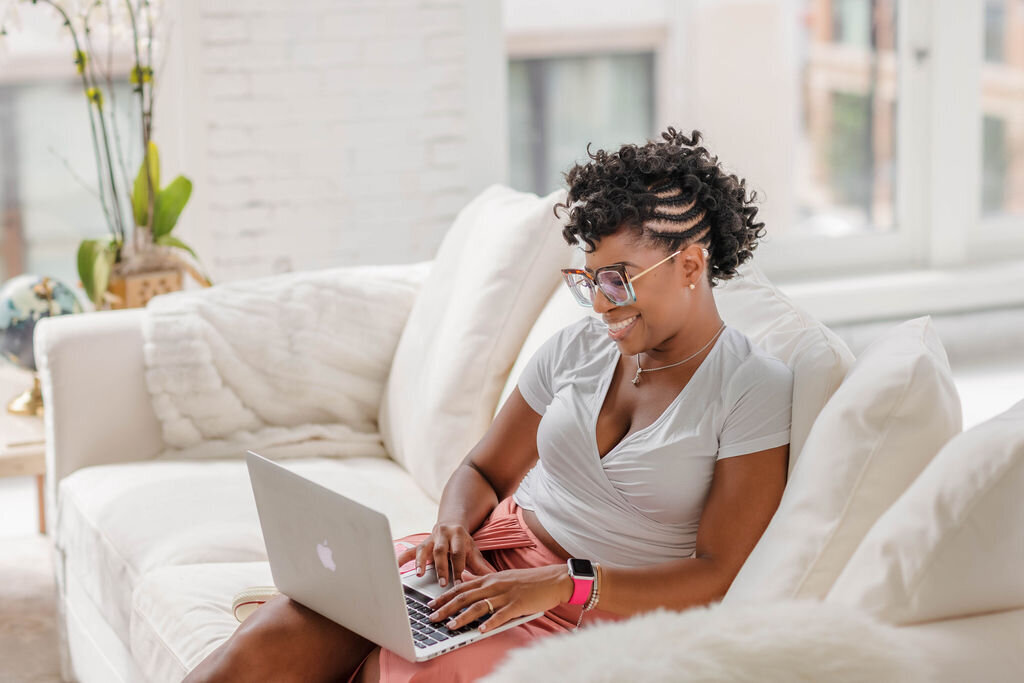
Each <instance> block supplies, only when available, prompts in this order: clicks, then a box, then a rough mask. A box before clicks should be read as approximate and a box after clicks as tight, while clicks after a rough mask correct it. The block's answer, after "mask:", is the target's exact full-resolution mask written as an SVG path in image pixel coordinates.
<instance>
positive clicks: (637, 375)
mask: <svg viewBox="0 0 1024 683" xmlns="http://www.w3.org/2000/svg"><path fill="white" fill-rule="evenodd" d="M641 372H643V370H642V369H641V368H637V369H636V374H635V375H633V386H636V385H637V384H639V383H640V373H641Z"/></svg>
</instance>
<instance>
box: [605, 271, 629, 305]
mask: <svg viewBox="0 0 1024 683" xmlns="http://www.w3.org/2000/svg"><path fill="white" fill-rule="evenodd" d="M597 286H598V287H600V288H601V291H602V292H604V293H605V296H607V297H608V299H609V300H611V302H612V303H613V304H618V305H620V306H621V305H622V304H625V303H628V302H629V300H630V296H629V287H627V286H626V281H625V280H623V279H622V276H621V275H620V274H619V273H618V272H616V271H614V270H603V271H601V272H600V273H598V274H597Z"/></svg>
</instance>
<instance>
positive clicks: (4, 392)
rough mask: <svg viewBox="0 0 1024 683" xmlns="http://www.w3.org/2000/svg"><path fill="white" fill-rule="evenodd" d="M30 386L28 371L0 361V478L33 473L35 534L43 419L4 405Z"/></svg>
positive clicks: (42, 527)
mask: <svg viewBox="0 0 1024 683" xmlns="http://www.w3.org/2000/svg"><path fill="white" fill-rule="evenodd" d="M31 386H32V373H30V372H25V371H24V370H20V369H18V368H16V367H14V366H13V365H11V364H10V363H7V362H6V361H4V360H0V477H28V476H35V478H36V489H37V495H38V497H39V533H41V534H45V533H46V508H45V507H44V495H43V485H44V483H45V477H46V437H45V435H44V433H43V418H41V417H24V416H21V415H12V414H11V413H9V412H7V404H8V402H10V400H11V399H12V398H14V397H15V396H17V395H18V394H20V393H21V392H23V391H25V390H26V389H28V388H29V387H31Z"/></svg>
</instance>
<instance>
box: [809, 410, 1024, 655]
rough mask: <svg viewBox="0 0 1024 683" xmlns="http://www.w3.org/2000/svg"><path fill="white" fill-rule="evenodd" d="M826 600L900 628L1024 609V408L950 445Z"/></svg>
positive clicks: (882, 522)
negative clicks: (868, 613)
mask: <svg viewBox="0 0 1024 683" xmlns="http://www.w3.org/2000/svg"><path fill="white" fill-rule="evenodd" d="M826 599H827V600H828V601H829V602H837V603H844V604H847V605H854V606H856V607H859V608H861V609H865V610H867V611H869V612H871V613H873V614H876V615H877V616H879V617H881V618H883V619H885V620H886V621H890V622H893V623H897V624H912V623H917V622H923V621H933V620H937V619H949V618H951V617H961V616H966V615H970V614H978V613H982V612H992V611H997V610H1006V609H1013V608H1020V607H1024V401H1021V402H1020V403H1018V404H1016V405H1015V406H1013V407H1012V408H1010V409H1009V410H1007V411H1006V412H1005V413H1002V414H1001V415H998V416H996V417H994V418H992V419H991V420H988V421H987V422H983V423H982V424H979V425H977V426H976V427H974V428H972V429H969V430H967V431H966V432H963V433H961V434H959V435H957V436H956V437H954V438H953V439H952V440H951V441H950V442H949V443H948V444H946V446H945V447H944V448H943V449H942V450H941V451H940V452H939V454H938V455H936V456H935V459H934V460H932V462H931V463H929V465H928V467H926V468H925V470H924V471H923V472H922V473H921V476H919V477H918V478H917V480H915V481H914V483H913V484H911V486H910V488H908V489H907V491H906V492H905V493H904V494H903V495H902V496H901V497H900V499H899V500H897V501H896V502H895V503H893V505H892V507H890V508H889V509H888V510H887V511H886V513H885V514H884V515H882V517H881V518H879V520H878V522H877V523H875V525H874V526H873V527H872V528H871V530H870V531H869V532H868V534H867V536H865V537H864V541H863V542H862V543H861V544H860V546H859V547H858V548H857V551H856V552H855V553H854V554H853V557H851V558H850V561H849V563H848V564H847V565H846V568H845V569H843V572H842V573H841V574H840V575H839V578H838V579H837V580H836V583H835V585H834V586H832V590H831V591H829V593H828V596H827V598H826ZM1022 645H1024V641H1022Z"/></svg>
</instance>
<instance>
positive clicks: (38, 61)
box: [0, 7, 142, 287]
mask: <svg viewBox="0 0 1024 683" xmlns="http://www.w3.org/2000/svg"><path fill="white" fill-rule="evenodd" d="M19 19H20V21H19V22H17V23H14V24H12V25H11V28H9V35H8V36H5V37H4V38H3V39H2V40H3V41H4V42H3V44H2V45H0V52H2V54H0V60H2V63H0V282H3V281H5V280H7V279H8V278H11V277H13V276H15V275H19V274H21V273H23V272H27V273H34V274H37V275H47V276H50V277H55V278H57V279H59V280H61V281H63V282H64V283H66V284H68V285H69V286H71V287H74V286H75V285H77V283H78V267H77V263H76V256H77V252H78V244H79V242H81V240H82V239H86V238H89V237H101V236H104V235H106V234H109V233H108V229H107V224H106V221H105V219H104V216H103V209H102V207H101V205H100V202H99V200H98V198H97V196H96V187H97V177H96V159H95V155H94V152H93V146H92V136H91V134H90V130H89V117H88V109H87V107H88V106H89V105H88V101H87V100H86V97H85V94H84V93H83V92H82V84H81V81H80V80H79V77H78V74H77V73H76V72H75V66H74V63H73V61H72V55H73V54H74V47H73V44H72V42H71V39H70V37H69V36H68V35H67V31H66V29H64V28H63V27H62V25H61V22H60V20H59V19H58V18H57V16H56V15H55V13H53V12H51V11H49V9H48V8H43V7H22V8H20V12H19ZM96 44H97V45H105V44H106V43H105V38H104V37H103V36H102V35H100V36H99V39H98V41H97V43H96ZM104 54H105V55H106V53H104ZM109 58H110V59H111V60H112V63H113V64H114V69H113V77H114V79H115V94H116V95H115V97H114V98H113V99H114V101H113V102H110V101H108V102H107V103H106V106H107V108H108V111H110V110H111V107H113V108H115V109H116V112H117V115H118V122H119V128H120V134H121V143H122V146H123V151H124V157H125V158H126V159H127V163H128V164H130V165H137V163H138V162H137V161H135V160H136V159H138V158H139V157H140V156H141V147H142V144H141V141H139V140H137V139H136V138H137V137H138V136H137V135H135V134H134V126H132V125H131V123H130V121H132V120H133V119H132V107H133V105H134V102H133V98H132V93H131V86H130V85H129V84H128V78H127V75H128V69H129V68H130V67H129V64H130V63H131V62H130V56H129V55H128V54H127V52H125V51H124V50H114V51H113V52H112V53H110V55H109ZM108 99H109V98H108ZM114 144H115V143H114V141H113V140H111V145H114ZM116 173H117V174H118V176H119V177H120V176H121V175H122V171H121V169H117V170H116ZM126 174H131V176H132V177H134V174H133V173H131V171H127V173H126Z"/></svg>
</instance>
